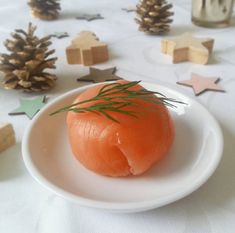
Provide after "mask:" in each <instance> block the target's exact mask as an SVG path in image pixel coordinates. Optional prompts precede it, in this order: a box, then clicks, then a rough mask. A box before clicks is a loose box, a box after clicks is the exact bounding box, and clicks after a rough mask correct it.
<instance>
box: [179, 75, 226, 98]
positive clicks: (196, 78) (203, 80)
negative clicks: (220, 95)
mask: <svg viewBox="0 0 235 233" xmlns="http://www.w3.org/2000/svg"><path fill="white" fill-rule="evenodd" d="M219 80H220V78H219V77H204V76H201V75H199V74H195V73H192V75H191V79H189V80H183V81H178V82H177V84H180V85H184V86H188V87H192V88H193V90H194V93H195V95H200V94H202V93H203V92H205V91H208V90H210V91H221V92H224V90H223V89H222V88H221V87H220V86H218V84H217V82H218V81H219Z"/></svg>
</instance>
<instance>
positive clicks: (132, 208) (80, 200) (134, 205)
mask: <svg viewBox="0 0 235 233" xmlns="http://www.w3.org/2000/svg"><path fill="white" fill-rule="evenodd" d="M99 84H102V83H95V84H91V85H85V86H82V87H78V88H76V89H73V90H70V91H68V92H66V93H64V94H62V95H59V96H58V97H56V98H55V99H53V100H52V101H51V102H50V103H48V104H47V105H45V106H44V107H43V108H42V109H41V111H40V112H39V113H38V114H37V115H36V116H35V117H34V118H33V119H32V121H31V122H30V124H29V125H28V127H27V128H26V130H25V133H24V135H23V140H22V149H21V151H22V156H23V161H24V164H25V166H26V168H27V170H28V172H29V173H30V174H31V176H32V177H33V178H34V179H35V180H36V181H37V182H38V183H39V184H41V185H42V186H43V187H45V188H46V189H48V190H50V191H52V192H53V193H55V194H56V195H58V196H60V197H62V198H64V199H67V200H69V201H72V202H74V203H76V204H79V205H81V206H85V207H92V208H97V209H103V210H108V211H111V212H122V213H124V212H125V213H130V212H140V211H146V210H150V209H154V208H158V207H161V206H165V205H167V204H170V203H173V202H175V201H177V200H180V199H182V198H184V197H186V196H188V195H189V194H191V193H192V192H194V191H196V190H197V189H198V188H199V187H201V186H202V185H203V184H204V183H206V182H207V180H208V179H209V178H210V177H211V175H212V174H213V173H214V171H215V170H216V168H217V167H218V165H219V162H220V161H221V158H222V152H223V144H224V141H223V135H222V130H221V128H220V126H219V123H218V122H217V120H216V119H215V118H214V116H213V115H212V114H211V113H210V112H209V111H208V110H207V109H206V107H205V106H204V105H202V104H201V103H199V102H198V101H196V100H195V99H193V98H190V97H188V96H187V95H185V94H182V93H181V92H179V91H177V90H175V89H174V88H172V87H170V88H169V87H167V86H165V85H161V84H157V83H149V82H144V81H143V82H141V84H143V85H150V86H153V87H160V88H163V89H164V90H166V91H167V92H171V93H173V94H176V95H178V96H180V97H182V98H184V99H187V100H189V101H190V102H191V103H192V104H193V105H194V104H196V105H197V106H199V107H200V108H202V109H203V110H204V112H205V113H206V114H207V117H209V118H210V124H212V125H213V132H216V133H215V135H216V141H217V150H215V152H214V154H215V156H214V160H213V163H212V164H211V163H210V166H209V167H207V168H206V170H205V171H203V175H201V176H200V177H199V178H198V179H197V180H196V181H195V182H194V185H191V186H190V188H184V189H183V191H182V189H181V190H180V191H179V192H174V193H173V194H172V195H170V196H167V197H163V198H157V199H152V200H149V201H135V202H109V201H107V202H106V201H98V200H93V199H89V198H84V197H81V196H78V195H75V194H72V193H70V192H68V191H66V190H64V189H63V188H61V187H59V186H57V185H55V184H54V183H52V182H50V181H49V180H47V179H46V178H45V177H44V176H43V174H41V173H40V171H39V170H38V169H37V167H36V166H35V165H34V163H33V161H32V160H31V159H30V158H31V156H30V152H29V150H28V143H27V142H28V141H29V136H30V132H31V130H32V128H33V126H34V123H35V122H36V121H37V120H38V119H39V118H40V117H41V116H42V115H43V113H44V111H46V110H47V109H49V108H50V107H51V106H53V105H54V104H56V103H58V102H60V101H61V100H62V99H64V98H65V97H68V96H71V95H74V94H75V93H77V92H82V91H84V90H86V89H88V88H90V87H92V86H96V85H99Z"/></svg>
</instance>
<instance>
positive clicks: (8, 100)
mask: <svg viewBox="0 0 235 233" xmlns="http://www.w3.org/2000/svg"><path fill="white" fill-rule="evenodd" d="M172 3H173V4H174V8H173V10H174V12H175V15H174V23H173V24H172V29H171V32H170V33H169V36H177V35H180V34H181V33H183V32H186V31H188V32H192V33H193V34H194V35H196V36H202V37H212V38H214V39H215V48H214V53H213V58H212V61H211V62H210V64H209V65H206V66H203V65H196V64H192V63H189V62H185V63H180V64H175V65H173V64H171V59H170V58H169V57H167V56H165V55H163V54H161V53H160V41H161V39H162V38H163V37H161V36H148V35H145V34H143V33H142V32H139V31H138V30H137V25H136V23H135V22H134V20H133V19H134V16H135V14H134V13H126V12H125V11H123V10H121V8H123V7H128V6H134V5H135V4H136V1H131V0H125V1H124V0H121V1H120V0H119V1H111V0H90V1H89V0H87V1H82V0H80V1H79V0H68V1H65V0H62V1H61V7H62V11H61V14H60V18H59V19H58V20H56V21H51V22H47V21H41V20H38V19H34V18H32V17H31V16H30V11H29V7H28V6H27V4H26V1H24V0H17V1H14V0H11V1H9V0H0V42H1V43H0V51H1V52H6V49H5V47H4V46H3V44H2V42H3V41H4V40H5V39H6V38H9V37H10V35H9V34H10V33H11V32H13V31H14V29H16V28H23V29H26V28H27V25H28V22H29V21H31V22H33V24H36V25H37V26H38V30H37V32H36V34H37V35H39V36H45V35H48V34H51V33H53V32H55V31H59V32H60V31H66V32H68V33H69V35H70V37H68V38H64V39H60V40H59V39H56V38H54V39H53V40H52V41H53V45H52V46H51V48H55V49H56V55H57V56H58V62H57V69H56V70H55V73H56V74H57V76H58V81H57V86H56V88H54V89H53V90H52V91H51V92H48V94H47V96H48V97H49V102H50V101H51V100H52V99H53V98H55V97H57V96H58V95H60V94H62V93H65V92H66V91H69V90H71V89H74V88H76V87H79V86H81V84H79V83H78V82H76V78H78V77H81V76H83V75H85V74H87V73H88V68H87V67H83V66H78V65H74V66H71V65H68V64H67V62H66V57H65V48H66V46H68V45H69V43H70V41H71V39H72V38H74V37H75V35H76V34H77V33H78V32H80V31H81V30H91V31H93V32H95V33H96V34H97V36H98V37H100V39H101V41H103V42H105V43H107V44H108V46H109V51H110V57H111V58H110V60H109V61H108V62H106V63H103V64H100V65H98V66H96V67H98V68H106V67H110V66H113V65H115V66H117V68H118V72H117V75H119V76H121V77H123V78H126V79H128V80H144V81H148V82H152V83H159V84H163V85H166V86H169V87H174V88H175V89H177V90H179V91H181V92H182V93H184V94H187V95H188V96H190V97H192V98H195V99H197V101H199V102H200V103H202V104H203V105H205V106H206V108H207V109H208V110H209V111H210V112H211V113H212V114H213V115H214V116H215V117H216V119H217V120H218V121H219V123H220V125H221V128H222V130H223V135H224V140H225V145H224V146H225V147H224V153H223V158H222V161H221V163H220V165H219V167H218V169H217V170H216V172H215V173H214V175H213V176H212V177H211V178H210V179H209V181H208V182H207V183H206V184H205V185H203V186H202V187H201V188H199V189H198V190H197V191H195V192H194V193H193V194H191V195H190V196H188V197H186V198H184V199H182V200H180V201H177V202H175V203H173V204H170V205H167V206H165V207H161V208H158V209H155V210H152V211H147V212H143V213H137V214H112V213H108V212H104V211H100V210H95V209H90V208H85V207H80V206H78V205H76V204H73V203H70V202H69V201H67V200H64V199H62V198H60V197H58V196H56V195H54V194H53V193H51V192H50V191H47V190H46V189H45V188H43V187H42V186H41V185H39V184H38V183H37V182H36V181H35V180H34V179H33V178H32V177H31V176H30V175H29V173H28V172H27V170H26V168H25V166H24V164H23V161H22V155H21V141H22V137H23V134H24V130H25V128H26V127H27V125H28V124H29V123H30V120H29V119H28V118H27V117H26V116H25V115H22V116H14V117H13V116H8V113H9V112H10V111H12V110H14V109H16V108H17V107H18V104H19V98H20V97H31V95H30V94H25V93H21V92H16V91H7V90H4V89H0V121H1V122H10V123H12V124H13V126H14V129H15V132H16V137H17V143H16V145H15V146H13V147H11V148H10V149H8V150H7V151H5V152H4V153H1V154H0V233H156V232H159V233H164V232H166V233H233V232H235V221H234V219H235V154H234V142H235V117H234V116H235V104H234V102H235V91H234V90H235V40H234V38H235V37H234V36H235V20H234V19H233V20H232V25H231V27H229V28H224V29H208V28H201V27H197V26H194V25H193V24H192V23H191V19H190V18H191V9H190V8H191V1H190V0H178V1H172ZM78 13H100V14H102V16H104V19H103V20H95V21H91V22H87V21H82V20H80V21H78V20H76V19H75V17H76V15H77V14H78ZM164 38H166V37H164ZM191 72H196V73H199V74H203V75H205V76H216V75H218V76H220V77H221V78H222V79H221V81H220V85H221V86H222V87H223V88H224V89H225V90H226V93H218V92H206V93H205V94H203V95H201V96H199V97H195V96H194V94H193V91H192V89H190V88H187V87H183V86H179V85H176V81H177V80H184V79H189V78H190V74H191ZM83 85H85V84H83ZM107 192H108V190H107Z"/></svg>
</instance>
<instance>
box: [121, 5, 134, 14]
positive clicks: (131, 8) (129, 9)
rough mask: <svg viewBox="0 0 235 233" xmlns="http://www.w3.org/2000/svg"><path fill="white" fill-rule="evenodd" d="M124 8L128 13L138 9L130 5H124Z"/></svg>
mask: <svg viewBox="0 0 235 233" xmlns="http://www.w3.org/2000/svg"><path fill="white" fill-rule="evenodd" d="M122 10H123V11H125V12H127V13H130V12H134V11H136V7H132V6H130V7H123V8H122Z"/></svg>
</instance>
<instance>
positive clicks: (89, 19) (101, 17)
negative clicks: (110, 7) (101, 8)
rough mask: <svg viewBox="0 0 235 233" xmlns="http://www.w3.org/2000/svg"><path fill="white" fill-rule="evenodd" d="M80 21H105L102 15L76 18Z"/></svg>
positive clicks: (86, 15)
mask: <svg viewBox="0 0 235 233" xmlns="http://www.w3.org/2000/svg"><path fill="white" fill-rule="evenodd" d="M76 19H78V20H87V21H92V20H96V19H104V17H103V16H101V14H81V15H78V16H77V17H76Z"/></svg>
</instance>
